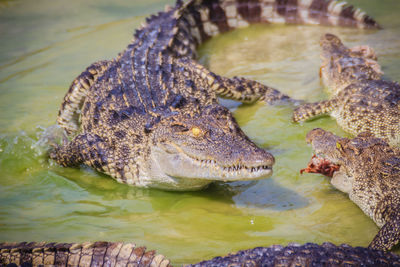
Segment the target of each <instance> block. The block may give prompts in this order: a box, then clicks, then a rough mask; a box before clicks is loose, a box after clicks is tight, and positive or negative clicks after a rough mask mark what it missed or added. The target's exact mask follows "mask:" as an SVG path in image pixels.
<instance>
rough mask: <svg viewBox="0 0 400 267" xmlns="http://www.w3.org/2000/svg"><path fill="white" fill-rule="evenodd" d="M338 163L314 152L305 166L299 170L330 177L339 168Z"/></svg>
mask: <svg viewBox="0 0 400 267" xmlns="http://www.w3.org/2000/svg"><path fill="white" fill-rule="evenodd" d="M340 167H341V166H340V165H339V164H335V163H333V162H332V161H330V160H329V159H327V158H326V157H324V156H323V155H320V154H319V155H316V154H314V155H313V156H312V157H311V160H310V161H309V162H308V164H307V167H306V168H304V169H301V170H300V174H302V173H303V172H306V173H320V174H322V175H325V176H327V177H330V178H332V177H333V175H334V173H335V172H337V171H339V170H340Z"/></svg>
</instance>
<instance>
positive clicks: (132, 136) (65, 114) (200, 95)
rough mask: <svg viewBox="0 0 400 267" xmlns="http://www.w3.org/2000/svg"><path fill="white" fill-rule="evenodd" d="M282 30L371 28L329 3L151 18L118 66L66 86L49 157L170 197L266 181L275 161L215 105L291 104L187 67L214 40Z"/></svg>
mask: <svg viewBox="0 0 400 267" xmlns="http://www.w3.org/2000/svg"><path fill="white" fill-rule="evenodd" d="M285 22H286V23H304V24H323V25H339V26H351V27H359V28H377V27H379V26H378V24H377V23H376V22H375V21H374V20H373V19H371V18H370V17H369V16H367V15H366V14H365V13H364V12H361V11H360V10H359V9H354V8H353V7H352V6H348V5H345V3H343V2H338V1H332V0H312V1H311V0H298V1H291V0H288V1H283V0H248V1H246V0H237V1H235V0H226V1H212V0H193V1H188V2H186V3H183V2H182V1H178V2H177V4H176V6H175V7H173V8H167V9H166V11H164V12H160V13H158V14H157V15H153V16H151V17H149V18H148V19H147V21H146V25H143V27H142V28H140V29H138V30H137V31H136V33H135V35H134V39H133V41H132V42H131V43H130V44H129V45H128V47H127V48H126V49H125V50H124V51H123V52H121V53H120V54H119V55H118V57H117V58H115V59H113V60H109V61H99V62H96V63H94V64H92V65H91V66H89V67H88V68H87V69H86V71H84V72H83V73H82V74H81V75H79V76H78V77H77V78H76V79H75V80H74V81H73V83H72V85H71V87H70V89H69V91H68V93H67V94H66V96H65V97H64V101H63V103H62V106H61V108H60V112H59V116H58V120H57V121H58V124H59V125H60V126H61V127H62V128H63V129H65V132H66V133H67V134H68V137H69V139H70V141H68V142H65V143H64V144H63V145H61V146H58V147H57V148H55V149H54V150H53V151H51V152H50V157H51V158H52V159H54V160H55V161H56V162H58V163H59V164H61V165H63V166H78V165H80V164H86V165H88V166H91V167H93V168H94V169H96V170H97V171H99V172H103V173H106V174H108V175H110V176H112V177H114V178H115V179H116V180H117V181H119V182H121V183H126V184H130V185H135V186H142V187H158V188H163V189H171V190H196V189H201V188H203V187H205V186H206V185H208V184H209V183H211V182H212V181H235V180H251V179H261V178H266V177H268V176H270V175H271V173H272V165H273V163H274V158H273V156H272V155H271V154H270V153H268V152H266V151H265V150H263V149H261V148H259V147H257V146H256V145H255V144H254V143H253V142H251V141H250V140H249V138H248V137H247V136H246V135H245V134H244V133H243V132H242V131H241V129H240V128H239V126H238V124H237V123H236V121H235V120H234V118H233V117H232V114H231V113H230V112H229V110H228V109H226V108H225V107H223V106H221V105H219V103H218V98H217V97H226V98H231V99H234V100H237V101H242V102H247V103H251V102H254V101H257V100H261V101H265V102H268V103H272V102H275V101H280V100H290V98H289V97H288V96H286V95H284V94H282V93H280V92H279V91H277V90H275V89H273V88H270V87H268V86H265V85H262V84H260V83H258V82H255V81H251V80H247V79H245V78H240V77H234V78H225V77H221V76H219V75H217V74H214V73H212V72H211V71H209V70H207V69H206V68H205V67H203V66H201V65H200V64H199V63H197V62H196V61H195V60H194V58H195V55H196V47H197V46H198V45H199V44H201V43H202V42H204V41H205V40H207V39H208V38H210V37H212V36H214V35H216V34H218V33H221V32H225V31H228V30H231V29H234V28H237V27H243V26H247V25H248V24H249V23H285ZM79 117H80V118H79Z"/></svg>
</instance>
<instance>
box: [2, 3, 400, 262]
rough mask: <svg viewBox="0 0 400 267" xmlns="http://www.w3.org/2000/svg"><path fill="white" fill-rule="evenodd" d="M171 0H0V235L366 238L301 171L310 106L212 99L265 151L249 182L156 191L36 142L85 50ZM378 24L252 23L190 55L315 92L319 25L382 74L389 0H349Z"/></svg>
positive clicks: (392, 67) (332, 194)
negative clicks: (270, 170) (264, 166)
mask: <svg viewBox="0 0 400 267" xmlns="http://www.w3.org/2000/svg"><path fill="white" fill-rule="evenodd" d="M167 2H170V3H172V1H159V0H146V1H144V0H140V1H122V0H118V1H112V2H111V1H105V0H102V1H98V0H96V1H95V0H89V1H61V0H56V1H54V0H37V1H26V0H16V1H4V0H2V1H0V35H1V36H2V37H1V45H0V46H1V52H0V178H1V179H0V241H31V240H32V241H33V240H34V241H41V240H45V241H63V242H80V241H87V240H110V241H119V240H122V241H135V242H136V243H137V244H139V245H146V246H147V247H149V248H154V249H157V251H158V252H160V253H162V254H164V255H166V256H167V257H168V258H170V259H171V260H172V262H173V263H174V264H175V265H178V264H181V263H191V262H196V261H199V260H201V259H208V258H211V257H213V256H217V255H222V254H226V253H228V252H231V251H237V250H239V249H247V248H252V247H255V246H268V245H271V244H287V243H289V242H299V243H304V242H317V243H322V242H324V241H329V242H333V243H335V244H340V243H349V244H351V245H353V246H367V245H368V244H369V242H370V241H371V240H372V238H373V237H374V236H375V234H376V233H377V231H378V228H377V227H376V225H375V224H374V223H373V221H372V220H370V219H369V218H368V217H367V216H365V215H364V213H363V212H362V211H361V210H360V209H359V208H358V207H357V206H356V205H355V204H353V203H352V202H351V201H350V200H349V199H348V197H347V196H346V195H344V194H342V193H340V192H338V191H337V190H335V189H334V188H333V187H332V186H331V185H330V184H329V182H328V181H327V180H326V179H325V178H324V177H323V176H321V175H311V174H304V175H300V174H299V170H300V169H301V168H304V167H305V166H306V164H307V162H308V160H309V159H310V157H311V154H312V151H311V148H310V147H309V146H307V145H306V144H305V141H304V137H305V134H306V133H307V132H308V131H309V130H311V129H313V128H315V127H323V128H325V129H329V130H331V131H333V132H335V133H337V134H339V135H342V136H347V135H346V134H345V133H344V132H343V131H342V130H341V129H340V128H338V127H337V125H336V122H335V121H334V120H333V119H331V118H329V117H323V118H321V119H318V120H314V121H311V122H307V123H303V124H294V123H292V122H291V112H292V109H293V107H292V106H290V105H287V106H286V105H282V106H267V105H265V104H262V103H257V104H254V105H241V104H240V103H237V102H233V101H223V103H224V105H226V106H228V107H229V108H231V110H232V111H233V112H234V115H235V117H236V119H237V120H238V122H239V124H240V125H241V127H242V128H243V130H244V131H245V132H246V134H248V135H249V137H250V138H251V139H252V140H254V141H255V142H256V143H257V144H258V145H259V146H261V147H264V148H267V149H268V150H269V151H271V152H272V153H273V154H274V155H275V157H276V165H275V166H274V175H273V176H272V177H271V178H270V179H266V180H261V181H257V182H237V183H221V184H214V185H212V186H210V187H209V188H208V189H206V190H203V191H199V192H187V193H185V192H183V193H182V192H181V193H174V192H164V191H159V190H149V189H137V188H132V187H129V186H126V185H122V184H118V183H117V182H115V181H114V180H113V179H110V178H109V177H107V176H103V175H101V174H99V173H96V172H94V171H93V170H91V169H89V168H85V167H82V168H79V169H73V168H62V167H59V166H57V165H55V164H51V163H49V162H48V160H47V159H46V157H45V155H43V154H42V153H41V151H40V150H38V149H36V148H35V143H36V142H37V140H38V136H40V134H41V132H42V131H43V129H44V128H46V127H48V126H50V125H53V124H54V122H55V119H56V115H57V112H58V108H59V106H60V104H61V101H62V98H63V96H64V94H65V92H66V91H67V88H68V86H69V84H70V83H71V81H72V80H73V79H74V78H75V77H76V76H77V75H78V74H80V73H81V71H83V70H84V69H85V68H86V67H87V66H89V65H90V64H91V63H92V62H95V61H98V60H102V59H111V58H113V57H115V56H116V55H117V53H118V52H120V51H121V50H123V49H124V48H125V47H126V45H127V44H128V42H129V41H130V40H131V38H132V32H133V29H135V28H137V27H138V26H139V25H140V23H141V22H142V21H143V20H144V18H145V17H146V16H147V15H148V14H151V13H154V12H156V11H159V10H162V9H163V7H164V4H166V3H167ZM351 2H352V3H355V4H357V5H358V6H360V7H363V8H364V9H365V10H367V11H368V13H370V14H371V15H373V16H374V17H375V18H376V19H377V20H378V21H379V22H380V23H381V24H382V25H383V26H384V29H383V30H380V31H360V30H355V29H343V28H329V27H314V26H282V25H254V26H251V27H250V28H247V29H241V30H236V31H233V32H230V33H227V34H224V35H221V36H218V37H216V38H213V39H212V40H210V41H209V42H207V43H206V44H205V45H203V46H202V47H201V48H200V50H199V54H200V59H199V60H200V61H201V62H202V63H203V64H205V65H207V66H208V67H209V68H210V69H211V70H213V71H215V72H216V73H218V74H221V75H225V76H229V77H231V76H234V75H240V76H245V77H247V78H250V79H254V80H257V81H259V82H262V83H264V84H267V85H270V86H274V87H276V88H279V89H280V90H282V91H283V92H285V93H287V94H289V95H291V96H293V97H294V98H298V99H304V100H307V101H316V100H320V99H325V98H327V94H326V92H325V91H324V90H323V87H322V86H321V84H320V81H319V77H318V70H319V47H318V40H319V38H320V36H321V34H323V33H326V32H331V33H334V34H338V35H339V36H340V37H341V38H342V39H343V40H344V41H345V43H346V44H348V45H350V46H352V45H359V44H368V45H371V46H372V47H373V48H375V49H376V51H377V54H378V57H379V62H380V63H381V64H382V67H383V71H384V72H385V77H386V78H390V79H393V80H400V73H399V72H398V70H399V68H400V17H399V16H398V14H400V13H399V12H400V2H398V1H397V0H357V1H355V0H354V1H351Z"/></svg>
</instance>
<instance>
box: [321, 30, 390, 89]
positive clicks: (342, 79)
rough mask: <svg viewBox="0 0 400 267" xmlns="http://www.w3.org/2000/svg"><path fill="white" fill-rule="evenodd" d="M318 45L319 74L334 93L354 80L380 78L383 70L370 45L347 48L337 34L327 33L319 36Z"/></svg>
mask: <svg viewBox="0 0 400 267" xmlns="http://www.w3.org/2000/svg"><path fill="white" fill-rule="evenodd" d="M320 45H321V48H322V51H321V61H322V62H321V69H320V75H321V78H322V80H323V82H324V84H325V85H326V86H327V87H328V88H329V89H330V90H331V91H332V92H333V93H334V94H336V93H337V92H339V91H340V90H342V89H344V88H345V87H346V86H348V85H349V84H351V83H353V82H355V81H361V80H365V79H369V80H378V79H380V78H381V76H382V74H383V72H382V71H381V69H380V66H379V64H378V62H377V57H376V54H375V52H374V50H373V49H372V48H371V47H369V46H355V47H353V48H351V49H349V48H347V47H346V46H345V45H343V43H342V42H341V40H340V39H339V38H338V37H337V36H335V35H333V34H329V33H328V34H325V35H323V36H322V37H321V40H320Z"/></svg>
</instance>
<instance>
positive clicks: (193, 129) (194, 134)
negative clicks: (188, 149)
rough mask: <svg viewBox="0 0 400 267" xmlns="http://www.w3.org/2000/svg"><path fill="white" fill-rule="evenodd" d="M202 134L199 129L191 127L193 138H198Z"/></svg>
mask: <svg viewBox="0 0 400 267" xmlns="http://www.w3.org/2000/svg"><path fill="white" fill-rule="evenodd" d="M201 133H202V130H200V128H197V127H193V128H192V134H193V136H194V137H199V136H200V135H201Z"/></svg>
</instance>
